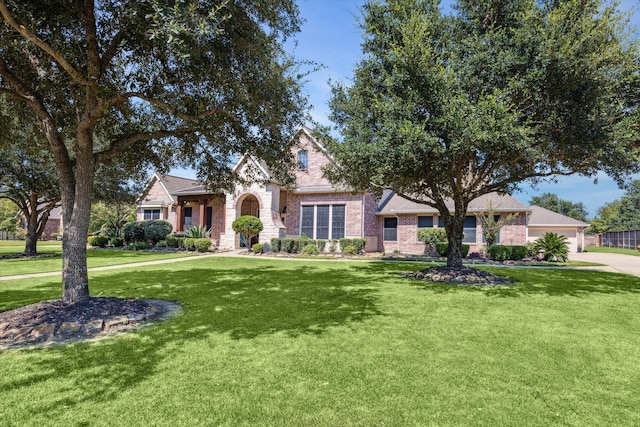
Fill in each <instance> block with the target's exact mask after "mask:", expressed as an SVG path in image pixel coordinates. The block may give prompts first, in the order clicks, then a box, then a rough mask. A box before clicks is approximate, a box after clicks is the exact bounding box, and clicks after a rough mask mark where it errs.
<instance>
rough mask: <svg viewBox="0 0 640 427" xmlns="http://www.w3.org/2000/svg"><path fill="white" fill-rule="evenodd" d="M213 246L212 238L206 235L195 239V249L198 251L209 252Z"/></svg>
mask: <svg viewBox="0 0 640 427" xmlns="http://www.w3.org/2000/svg"><path fill="white" fill-rule="evenodd" d="M210 247H211V239H207V238H206V237H203V238H200V239H193V250H196V251H198V252H207V251H208V250H209V248H210Z"/></svg>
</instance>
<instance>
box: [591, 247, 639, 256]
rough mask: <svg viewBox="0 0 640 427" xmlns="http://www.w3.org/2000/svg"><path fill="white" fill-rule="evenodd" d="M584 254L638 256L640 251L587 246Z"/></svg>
mask: <svg viewBox="0 0 640 427" xmlns="http://www.w3.org/2000/svg"><path fill="white" fill-rule="evenodd" d="M585 252H595V253H603V254H623V255H633V256H640V251H637V250H634V249H622V248H607V247H605V246H587V247H586V249H585Z"/></svg>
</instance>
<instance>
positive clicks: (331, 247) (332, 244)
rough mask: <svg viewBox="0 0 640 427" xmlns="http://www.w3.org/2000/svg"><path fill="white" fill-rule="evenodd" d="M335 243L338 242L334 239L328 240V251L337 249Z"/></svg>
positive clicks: (332, 251)
mask: <svg viewBox="0 0 640 427" xmlns="http://www.w3.org/2000/svg"><path fill="white" fill-rule="evenodd" d="M336 243H338V242H337V241H336V240H335V239H334V240H331V241H330V242H329V252H331V253H334V252H335V251H336V250H338V248H337V245H336Z"/></svg>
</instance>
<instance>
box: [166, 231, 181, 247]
mask: <svg viewBox="0 0 640 427" xmlns="http://www.w3.org/2000/svg"><path fill="white" fill-rule="evenodd" d="M183 239H184V237H178V236H176V235H174V234H169V235H168V236H167V237H166V238H165V240H166V242H167V246H168V247H170V248H179V247H180V241H181V240H183Z"/></svg>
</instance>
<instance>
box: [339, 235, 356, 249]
mask: <svg viewBox="0 0 640 427" xmlns="http://www.w3.org/2000/svg"><path fill="white" fill-rule="evenodd" d="M347 246H353V239H347V238H345V237H343V238H342V239H340V250H341V251H342V252H344V250H345V248H346V247H347Z"/></svg>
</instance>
